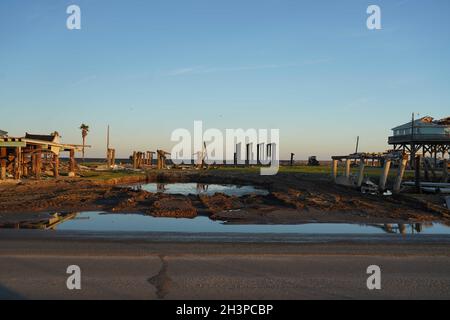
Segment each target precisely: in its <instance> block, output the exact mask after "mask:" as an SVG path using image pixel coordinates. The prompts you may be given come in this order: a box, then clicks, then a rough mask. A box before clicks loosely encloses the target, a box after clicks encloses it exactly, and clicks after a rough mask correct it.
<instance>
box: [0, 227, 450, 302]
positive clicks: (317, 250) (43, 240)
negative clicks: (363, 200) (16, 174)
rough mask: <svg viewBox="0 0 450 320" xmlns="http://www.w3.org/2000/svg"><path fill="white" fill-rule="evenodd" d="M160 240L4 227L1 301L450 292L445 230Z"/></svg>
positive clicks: (0, 234)
mask: <svg viewBox="0 0 450 320" xmlns="http://www.w3.org/2000/svg"><path fill="white" fill-rule="evenodd" d="M170 237H171V236H170V235H169V236H168V238H167V239H170ZM118 239H120V241H119V240H118ZM157 239H158V236H157V235H141V236H139V237H136V236H131V235H129V236H124V235H120V237H119V236H118V235H117V234H116V235H115V234H109V235H108V236H106V235H95V234H92V235H90V236H86V235H80V234H76V233H72V234H71V233H61V232H52V233H48V232H40V231H35V230H29V231H19V232H18V231H14V230H1V231H0V298H1V299H383V298H385V299H449V298H450V268H449V267H450V251H449V250H448V245H449V244H450V238H449V237H438V238H436V237H421V238H420V239H417V238H415V239H416V240H413V239H407V238H398V237H396V238H395V239H394V240H392V239H391V240H389V241H383V240H382V241H378V239H376V238H371V237H364V238H358V239H352V238H349V239H347V240H344V239H341V240H340V241H338V240H337V239H334V240H333V241H328V240H324V239H323V238H309V239H303V241H305V242H300V243H295V244H294V243H280V242H278V243H263V242H264V240H263V239H247V240H245V241H244V240H243V239H241V240H242V241H241V242H234V243H231V242H228V243H224V242H214V241H213V238H210V239H203V241H199V240H198V239H191V241H186V242H179V241H178V242H174V241H158V240H157ZM384 239H386V237H384ZM246 241H247V242H246ZM374 264H375V265H378V266H380V267H381V270H382V274H381V281H382V289H381V290H379V291H370V290H368V289H367V286H366V280H367V277H368V275H367V274H366V270H367V267H368V266H369V265H374ZM69 265H78V266H79V267H80V268H81V286H82V288H81V290H79V291H70V290H68V289H67V287H66V280H67V277H68V275H67V274H66V269H67V267H68V266H69Z"/></svg>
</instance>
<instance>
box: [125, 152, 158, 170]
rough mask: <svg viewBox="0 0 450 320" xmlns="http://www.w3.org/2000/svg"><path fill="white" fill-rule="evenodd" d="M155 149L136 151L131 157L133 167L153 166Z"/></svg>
mask: <svg viewBox="0 0 450 320" xmlns="http://www.w3.org/2000/svg"><path fill="white" fill-rule="evenodd" d="M154 155H155V152H154V151H145V152H142V151H134V152H133V155H132V156H131V157H130V158H131V162H132V165H133V169H143V168H145V167H151V166H152V165H153V157H154Z"/></svg>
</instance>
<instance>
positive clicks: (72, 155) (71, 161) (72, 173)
mask: <svg viewBox="0 0 450 320" xmlns="http://www.w3.org/2000/svg"><path fill="white" fill-rule="evenodd" d="M75 166H76V164H75V150H74V149H70V159H69V177H75V170H76V169H75Z"/></svg>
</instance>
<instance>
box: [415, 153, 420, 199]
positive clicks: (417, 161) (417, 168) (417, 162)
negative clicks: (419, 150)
mask: <svg viewBox="0 0 450 320" xmlns="http://www.w3.org/2000/svg"><path fill="white" fill-rule="evenodd" d="M414 161H415V166H414V171H415V173H414V178H415V182H416V191H417V192H418V193H421V192H422V189H421V188H420V179H421V177H420V156H417V157H416V158H415V159H414Z"/></svg>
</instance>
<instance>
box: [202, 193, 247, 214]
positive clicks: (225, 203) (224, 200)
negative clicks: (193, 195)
mask: <svg viewBox="0 0 450 320" xmlns="http://www.w3.org/2000/svg"><path fill="white" fill-rule="evenodd" d="M200 200H201V202H202V203H203V205H204V206H205V207H207V208H208V209H209V210H210V211H211V212H213V213H215V212H220V211H225V210H236V209H240V208H242V207H243V204H242V203H241V201H239V198H237V197H233V196H227V195H225V194H223V193H216V194H214V195H212V196H205V195H201V196H200Z"/></svg>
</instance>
